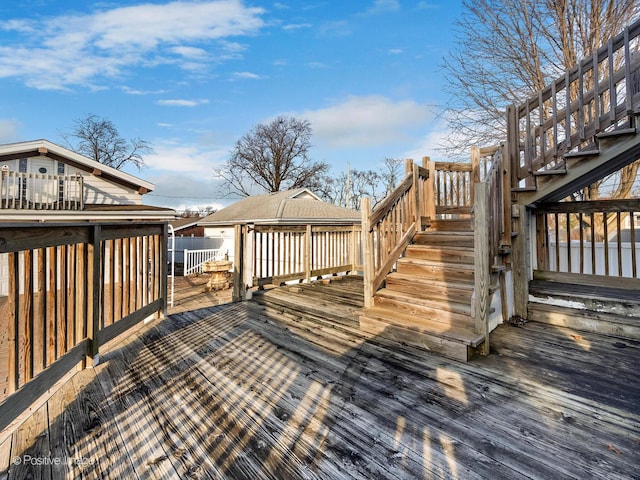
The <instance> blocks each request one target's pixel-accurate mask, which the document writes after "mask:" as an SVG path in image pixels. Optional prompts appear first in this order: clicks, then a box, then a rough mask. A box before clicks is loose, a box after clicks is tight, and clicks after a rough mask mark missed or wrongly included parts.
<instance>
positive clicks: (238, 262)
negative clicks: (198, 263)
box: [185, 225, 244, 302]
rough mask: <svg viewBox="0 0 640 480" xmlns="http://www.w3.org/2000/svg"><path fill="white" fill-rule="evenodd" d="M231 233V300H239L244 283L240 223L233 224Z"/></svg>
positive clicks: (240, 299)
mask: <svg viewBox="0 0 640 480" xmlns="http://www.w3.org/2000/svg"><path fill="white" fill-rule="evenodd" d="M233 233H234V247H233V252H234V254H233V293H232V296H231V299H232V301H233V302H240V301H242V292H243V291H244V285H243V284H242V279H243V275H242V258H243V244H244V242H243V241H242V225H234V227H233ZM185 257H186V254H185Z"/></svg>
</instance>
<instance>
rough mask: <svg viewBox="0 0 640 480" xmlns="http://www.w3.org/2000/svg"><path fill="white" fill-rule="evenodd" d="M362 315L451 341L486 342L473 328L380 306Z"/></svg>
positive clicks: (476, 343) (466, 342) (366, 310)
mask: <svg viewBox="0 0 640 480" xmlns="http://www.w3.org/2000/svg"><path fill="white" fill-rule="evenodd" d="M360 314H361V316H364V317H370V318H374V319H377V320H381V321H383V322H385V323H388V324H391V325H396V326H399V327H403V328H406V329H408V330H413V331H416V332H419V333H423V334H424V333H426V334H430V335H433V336H436V337H442V338H446V339H448V340H451V341H455V342H460V343H462V344H463V345H468V346H470V347H474V348H475V347H477V346H478V345H480V344H481V343H482V342H484V336H483V335H479V334H477V333H475V332H474V331H473V330H471V329H467V328H463V327H451V326H449V325H445V324H442V323H440V322H436V321H433V320H430V319H425V318H421V319H418V318H416V317H414V316H411V315H406V314H403V313H398V312H394V311H391V310H386V309H384V308H379V307H371V308H366V309H364V310H362V311H361V312H360Z"/></svg>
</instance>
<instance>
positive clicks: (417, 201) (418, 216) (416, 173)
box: [412, 163, 422, 232]
mask: <svg viewBox="0 0 640 480" xmlns="http://www.w3.org/2000/svg"><path fill="white" fill-rule="evenodd" d="M412 173H413V187H412V188H413V203H414V206H413V208H414V212H415V218H414V222H415V226H416V232H419V231H421V230H422V201H421V198H420V167H419V166H418V164H417V163H414V164H413V167H412Z"/></svg>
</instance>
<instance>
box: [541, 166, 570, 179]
mask: <svg viewBox="0 0 640 480" xmlns="http://www.w3.org/2000/svg"><path fill="white" fill-rule="evenodd" d="M566 174H567V169H566V167H563V168H549V169H547V170H538V171H537V172H533V175H534V176H536V177H543V176H546V175H566Z"/></svg>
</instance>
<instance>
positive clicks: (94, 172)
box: [91, 168, 102, 177]
mask: <svg viewBox="0 0 640 480" xmlns="http://www.w3.org/2000/svg"><path fill="white" fill-rule="evenodd" d="M91 174H92V175H95V176H96V177H99V176H100V175H102V170H100V169H99V168H94V169H93V171H92V172H91Z"/></svg>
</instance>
